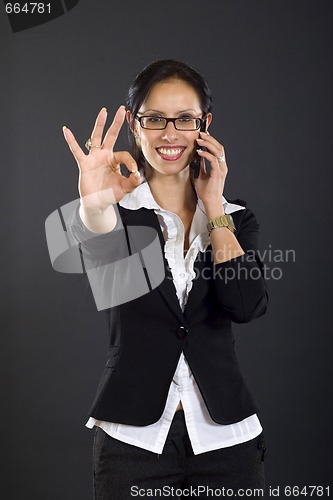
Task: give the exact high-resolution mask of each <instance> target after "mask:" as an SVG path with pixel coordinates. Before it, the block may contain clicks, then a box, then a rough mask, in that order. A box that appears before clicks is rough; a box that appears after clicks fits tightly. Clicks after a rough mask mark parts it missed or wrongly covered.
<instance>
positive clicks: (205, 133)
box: [200, 131, 208, 135]
mask: <svg viewBox="0 0 333 500" xmlns="http://www.w3.org/2000/svg"><path fill="white" fill-rule="evenodd" d="M200 134H201V135H208V134H207V132H201V131H200Z"/></svg>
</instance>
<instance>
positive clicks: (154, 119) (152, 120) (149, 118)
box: [147, 116, 163, 123]
mask: <svg viewBox="0 0 333 500" xmlns="http://www.w3.org/2000/svg"><path fill="white" fill-rule="evenodd" d="M161 120H163V118H162V117H161V116H147V121H148V122H149V123H158V122H160V121H161Z"/></svg>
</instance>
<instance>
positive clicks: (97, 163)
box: [63, 106, 141, 216]
mask: <svg viewBox="0 0 333 500" xmlns="http://www.w3.org/2000/svg"><path fill="white" fill-rule="evenodd" d="M125 114H126V111H125V107H124V106H120V108H119V109H118V110H117V112H116V114H115V117H114V120H113V122H112V124H111V126H110V127H109V129H108V130H107V132H106V134H105V137H104V140H103V141H102V136H103V131H104V127H105V122H106V119H107V110H106V109H105V108H102V109H101V111H100V112H99V114H98V115H97V118H96V122H95V126H94V129H93V131H92V134H91V137H90V139H91V145H92V147H91V149H90V151H89V154H87V155H86V154H85V153H84V152H83V151H82V149H81V148H80V146H79V144H78V143H77V141H76V139H75V137H74V134H73V133H72V132H71V131H70V130H69V129H68V128H67V127H64V129H63V130H64V136H65V139H66V141H67V144H68V146H69V148H70V150H71V152H72V154H73V156H74V158H75V160H76V162H77V165H78V167H79V193H80V196H81V207H83V209H84V211H85V212H86V213H88V214H90V215H95V216H98V215H102V214H103V213H104V212H105V211H107V209H108V208H109V207H110V206H111V205H113V204H115V203H117V202H119V201H120V200H121V199H122V198H123V196H124V195H125V194H126V193H129V192H131V191H133V189H135V188H136V187H137V186H138V185H139V184H140V183H141V178H140V174H139V172H138V167H137V164H136V162H135V160H134V158H133V157H132V156H131V155H130V154H129V153H128V152H127V151H117V152H114V151H113V148H114V145H115V143H116V140H117V138H118V135H119V132H120V129H121V127H122V125H123V123H124V120H125ZM120 164H124V165H126V167H127V168H128V170H129V171H130V172H131V173H130V175H129V177H125V176H123V175H122V173H121V171H120Z"/></svg>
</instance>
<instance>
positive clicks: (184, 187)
mask: <svg viewBox="0 0 333 500" xmlns="http://www.w3.org/2000/svg"><path fill="white" fill-rule="evenodd" d="M182 174H183V175H182ZM184 174H185V175H184ZM149 187H150V190H151V192H152V195H153V197H154V199H155V201H156V203H157V204H158V205H159V206H160V207H161V208H164V210H169V211H170V212H173V213H175V214H178V215H180V214H181V213H182V212H184V211H191V212H193V213H194V211H195V207H196V204H197V195H196V192H195V190H194V188H193V186H192V183H191V180H190V178H189V175H188V172H181V174H180V175H159V174H157V175H156V172H154V176H153V177H152V178H151V179H150V180H149Z"/></svg>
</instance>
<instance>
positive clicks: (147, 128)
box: [135, 115, 206, 132]
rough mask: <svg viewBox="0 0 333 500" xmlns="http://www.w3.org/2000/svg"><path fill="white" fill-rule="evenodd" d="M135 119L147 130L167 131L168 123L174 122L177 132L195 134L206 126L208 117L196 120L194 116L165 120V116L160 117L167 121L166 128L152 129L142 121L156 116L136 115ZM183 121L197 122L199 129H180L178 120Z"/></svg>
mask: <svg viewBox="0 0 333 500" xmlns="http://www.w3.org/2000/svg"><path fill="white" fill-rule="evenodd" d="M135 118H136V120H138V122H139V123H140V127H142V128H143V129H145V130H165V129H166V128H167V126H168V123H169V122H172V123H173V126H174V127H175V129H176V130H180V131H181V132H193V131H194V130H199V129H202V128H203V126H204V123H205V120H206V116H203V117H202V118H196V117H195V118H194V117H192V116H186V117H185V116H184V117H181V116H179V117H178V118H165V117H164V116H159V117H158V118H162V119H163V120H165V126H164V127H163V128H150V127H144V126H143V125H142V119H143V118H157V117H154V116H151V115H143V116H138V115H136V117H135ZM182 119H191V120H196V122H197V127H196V128H191V129H179V128H177V127H176V120H182Z"/></svg>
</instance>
